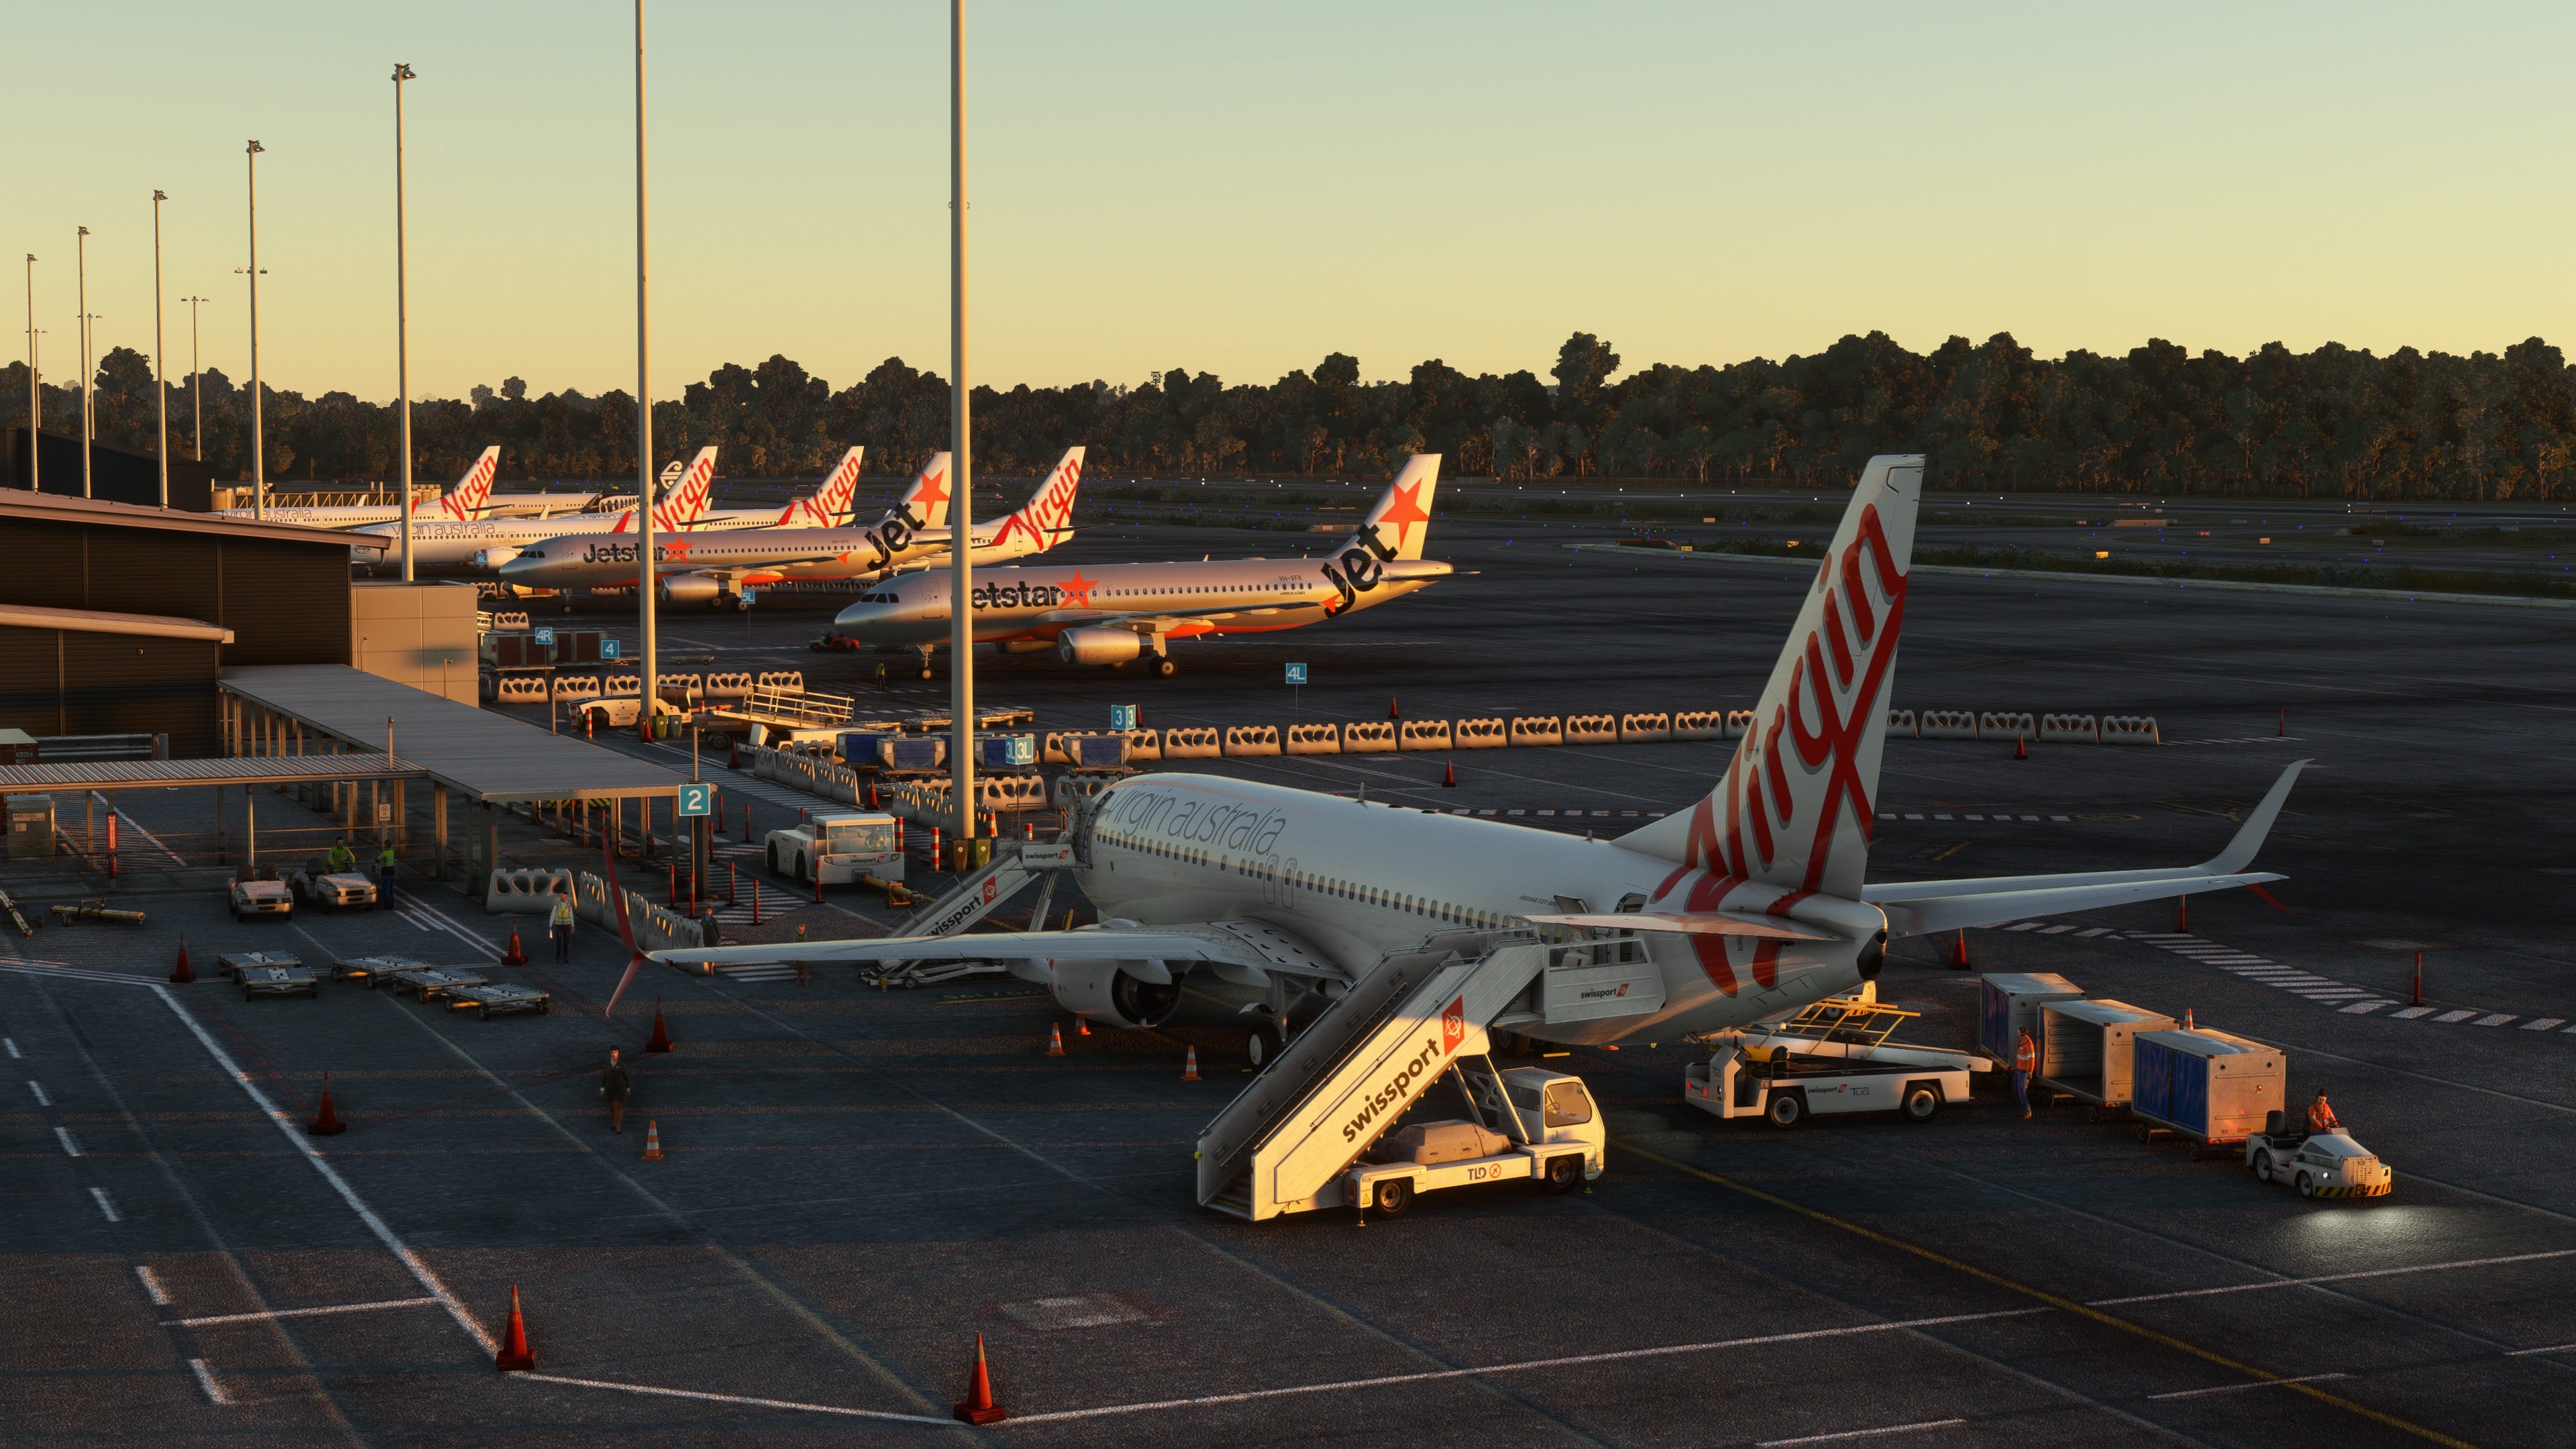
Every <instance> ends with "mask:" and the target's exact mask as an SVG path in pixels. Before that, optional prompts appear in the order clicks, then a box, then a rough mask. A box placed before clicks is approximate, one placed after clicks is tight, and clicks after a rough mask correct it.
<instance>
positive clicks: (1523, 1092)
mask: <svg viewBox="0 0 2576 1449" xmlns="http://www.w3.org/2000/svg"><path fill="white" fill-rule="evenodd" d="M1457 1075H1458V1078H1459V1079H1460V1080H1461V1081H1463V1082H1471V1083H1473V1084H1474V1085H1473V1088H1472V1090H1473V1091H1474V1093H1475V1099H1476V1104H1477V1106H1478V1107H1480V1108H1482V1109H1483V1111H1482V1112H1481V1113H1480V1114H1479V1115H1481V1116H1487V1117H1490V1118H1493V1119H1498V1120H1501V1121H1502V1122H1503V1123H1504V1125H1505V1126H1506V1127H1511V1128H1515V1129H1516V1130H1514V1131H1512V1132H1511V1133H1510V1134H1509V1135H1506V1134H1505V1133H1502V1132H1496V1131H1494V1130H1492V1129H1491V1128H1488V1127H1486V1126H1485V1125H1484V1124H1483V1123H1482V1122H1468V1121H1462V1120H1449V1121H1440V1122H1416V1123H1409V1124H1407V1125H1405V1126H1402V1127H1399V1128H1397V1129H1396V1130H1395V1131H1393V1132H1390V1133H1388V1134H1387V1135H1386V1136H1385V1137H1383V1138H1381V1139H1380V1140H1379V1142H1378V1144H1377V1146H1376V1147H1374V1148H1371V1149H1370V1150H1369V1152H1368V1154H1367V1155H1366V1156H1364V1157H1362V1158H1361V1159H1360V1160H1359V1161H1358V1162H1356V1163H1353V1164H1352V1165H1351V1169H1350V1171H1349V1172H1348V1173H1347V1174H1346V1175H1345V1176H1344V1178H1343V1189H1342V1190H1343V1194H1344V1198H1345V1200H1346V1201H1348V1202H1349V1203H1351V1204H1352V1205H1353V1206H1355V1207H1357V1208H1358V1209H1359V1210H1360V1212H1361V1213H1362V1214H1363V1215H1365V1214H1367V1213H1369V1212H1371V1211H1375V1212H1376V1213H1377V1214H1378V1215H1379V1216H1380V1217H1389V1218H1391V1217H1395V1216H1398V1215H1400V1214H1401V1213H1403V1211H1404V1210H1405V1209H1406V1208H1408V1207H1411V1206H1412V1205H1413V1199H1414V1198H1415V1197H1416V1196H1418V1195H1419V1194H1422V1193H1426V1192H1438V1191H1440V1190H1441V1189H1443V1188H1450V1187H1468V1186H1472V1185H1474V1184H1476V1183H1483V1182H1511V1181H1534V1182H1537V1183H1539V1184H1541V1185H1542V1186H1544V1187H1545V1188H1546V1189H1547V1190H1548V1191H1549V1192H1571V1191H1573V1190H1574V1189H1576V1188H1578V1187H1581V1186H1582V1185H1583V1184H1584V1183H1585V1182H1586V1181H1587V1180H1589V1179H1591V1178H1595V1177H1599V1176H1600V1175H1601V1168H1602V1162H1603V1156H1604V1152H1605V1149H1606V1148H1607V1147H1608V1145H1609V1141H1610V1132H1609V1129H1608V1128H1607V1127H1606V1126H1605V1125H1604V1124H1603V1123H1602V1121H1601V1113H1600V1112H1599V1111H1598V1110H1597V1109H1595V1108H1594V1107H1593V1105H1592V1093H1591V1091H1590V1090H1589V1089H1588V1088H1586V1087H1585V1086H1584V1085H1583V1079H1582V1078H1581V1077H1568V1076H1563V1075H1560V1074H1558V1073H1556V1072H1547V1071H1541V1070H1539V1069H1538V1068H1536V1067H1514V1068H1512V1069H1511V1070H1510V1071H1507V1072H1503V1073H1501V1074H1500V1079H1501V1082H1502V1089H1503V1095H1504V1097H1505V1098H1507V1099H1508V1101H1509V1103H1510V1106H1509V1107H1508V1108H1506V1107H1504V1106H1503V1104H1502V1103H1500V1102H1497V1101H1496V1100H1495V1097H1494V1081H1495V1078H1493V1077H1489V1076H1483V1075H1480V1074H1474V1073H1471V1072H1468V1071H1463V1070H1462V1071H1460V1072H1459V1073H1458V1074H1457Z"/></svg>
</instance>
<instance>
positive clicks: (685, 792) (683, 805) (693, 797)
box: [680, 784, 716, 816]
mask: <svg viewBox="0 0 2576 1449" xmlns="http://www.w3.org/2000/svg"><path fill="white" fill-rule="evenodd" d="M715 794H716V787H715V786H713V785H707V784H691V785H682V786H681V787H680V813H681V814H682V815H684V816H687V815H712V814H714V813H715Z"/></svg>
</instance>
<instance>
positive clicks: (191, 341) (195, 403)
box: [179, 297, 206, 463]
mask: <svg viewBox="0 0 2576 1449" xmlns="http://www.w3.org/2000/svg"><path fill="white" fill-rule="evenodd" d="M179 300H180V301H182V302H185V303H187V304H188V412H189V414H190V416H191V418H192V419H193V424H192V429H191V431H190V433H189V437H188V456H189V457H191V458H194V459H196V460H197V461H198V462H200V463H202V462H204V461H206V365H205V363H204V362H203V361H202V360H201V354H199V352H198V351H197V306H198V304H199V303H201V302H203V301H205V300H206V299H205V298H203V297H182V298H180V299H179Z"/></svg>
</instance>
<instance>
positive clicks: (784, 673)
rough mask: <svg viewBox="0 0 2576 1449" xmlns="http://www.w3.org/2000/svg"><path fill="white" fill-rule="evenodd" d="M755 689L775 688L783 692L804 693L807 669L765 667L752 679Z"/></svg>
mask: <svg viewBox="0 0 2576 1449" xmlns="http://www.w3.org/2000/svg"><path fill="white" fill-rule="evenodd" d="M752 687H753V688H755V689H774V690H777V691H778V692H779V693H781V694H803V693H804V692H805V671H804V670H802V669H764V670H762V671H760V673H759V674H758V675H757V676H755V677H754V678H753V680H752Z"/></svg>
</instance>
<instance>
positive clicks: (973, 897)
mask: <svg viewBox="0 0 2576 1449" xmlns="http://www.w3.org/2000/svg"><path fill="white" fill-rule="evenodd" d="M1078 863H1079V862H1077V861H1076V860H1075V859H1074V855H1073V845H1072V843H1071V842H1069V841H1027V840H997V841H994V842H993V859H992V861H991V862H990V863H989V864H986V865H981V866H978V867H976V868H975V869H974V870H972V871H970V872H968V873H967V874H965V875H962V876H960V877H958V879H957V883H956V884H955V885H953V886H950V887H949V888H948V891H947V893H946V894H945V895H942V896H941V897H940V898H939V899H937V900H935V901H932V902H931V903H930V904H928V905H926V906H923V907H922V908H921V909H920V910H917V911H915V912H913V913H912V914H911V915H910V916H908V917H906V918H905V919H904V922H903V924H901V925H899V926H897V927H895V928H894V929H893V930H892V931H890V932H888V933H887V934H889V935H894V936H954V935H957V934H958V933H960V932H962V931H964V930H966V929H967V928H968V927H970V926H972V925H974V924H975V923H976V922H978V921H981V920H983V919H984V918H985V917H986V916H989V915H991V914H993V912H995V911H998V910H1000V909H1001V908H1002V907H1003V906H1005V905H1008V904H1010V902H1011V901H1012V900H1014V899H1016V898H1017V897H1018V896H1019V894H1020V892H1022V891H1024V890H1026V889H1028V888H1029V887H1030V886H1031V885H1032V884H1034V885H1036V886H1037V887H1038V904H1037V909H1036V910H1035V911H1034V912H1033V913H1031V915H1030V917H1029V919H1030V921H1031V922H1033V923H1034V922H1041V921H1044V920H1045V919H1046V913H1047V909H1048V907H1050V906H1051V905H1053V904H1054V903H1055V883H1056V882H1057V881H1058V880H1060V879H1062V878H1063V874H1064V872H1066V871H1069V870H1072V869H1073V868H1074V867H1075V866H1076V865H1077V864H1078Z"/></svg>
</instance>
